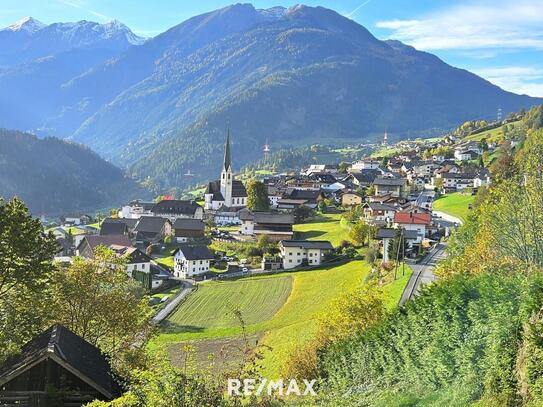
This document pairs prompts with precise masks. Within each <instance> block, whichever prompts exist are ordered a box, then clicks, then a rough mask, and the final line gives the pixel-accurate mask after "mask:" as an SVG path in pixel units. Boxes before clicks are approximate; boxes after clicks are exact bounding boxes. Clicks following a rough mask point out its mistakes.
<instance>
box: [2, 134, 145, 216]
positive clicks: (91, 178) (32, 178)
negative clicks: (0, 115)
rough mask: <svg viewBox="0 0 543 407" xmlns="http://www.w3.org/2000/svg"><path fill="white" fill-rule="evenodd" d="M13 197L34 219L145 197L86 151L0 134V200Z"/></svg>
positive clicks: (71, 145) (26, 136)
mask: <svg viewBox="0 0 543 407" xmlns="http://www.w3.org/2000/svg"><path fill="white" fill-rule="evenodd" d="M15 195H17V196H19V197H20V198H22V199H23V200H24V202H25V203H26V204H27V205H28V207H29V208H30V210H31V211H32V212H33V213H34V214H35V215H41V214H45V215H60V214H63V213H67V212H71V211H78V212H79V211H84V210H97V209H103V208H107V207H109V206H113V205H119V204H121V203H123V202H124V201H126V200H127V199H133V198H136V197H139V196H148V192H146V191H144V190H143V189H142V188H141V187H139V186H138V185H137V184H136V183H135V182H134V181H132V180H130V179H128V178H126V177H125V176H124V175H123V172H122V171H121V170H120V169H118V168H117V167H115V166H114V165H112V164H110V163H108V162H106V161H104V160H103V159H102V158H100V157H99V156H98V155H97V154H95V153H93V152H92V151H90V150H89V149H88V148H86V147H82V146H80V145H77V144H74V143H67V142H65V141H61V140H58V139H55V138H46V139H38V138H37V137H35V136H33V135H31V134H26V133H20V132H16V131H9V130H0V197H4V198H6V199H9V198H11V197H13V196H15Z"/></svg>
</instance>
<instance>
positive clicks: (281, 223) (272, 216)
mask: <svg viewBox="0 0 543 407" xmlns="http://www.w3.org/2000/svg"><path fill="white" fill-rule="evenodd" d="M240 220H241V227H240V233H241V234H242V235H247V236H255V237H257V238H258V237H260V236H262V235H266V236H268V237H269V238H270V239H271V240H273V241H279V240H288V239H291V238H292V236H293V235H294V232H293V231H292V225H293V224H294V216H293V215H291V214H284V213H272V212H254V213H253V212H250V211H248V210H242V211H241V213H240Z"/></svg>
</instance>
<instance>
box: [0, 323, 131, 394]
mask: <svg viewBox="0 0 543 407" xmlns="http://www.w3.org/2000/svg"><path fill="white" fill-rule="evenodd" d="M47 359H51V360H53V361H55V362H56V363H57V364H59V365H61V366H62V367H63V368H64V369H66V370H68V371H70V372H71V373H72V374H74V375H75V376H77V377H79V378H80V379H81V380H82V381H84V382H85V383H87V384H88V385H89V386H91V387H92V388H94V389H95V390H96V391H97V392H99V393H100V394H102V395H103V396H104V397H106V398H108V399H113V398H115V397H118V396H119V395H120V394H121V393H122V392H121V388H120V386H119V384H118V383H117V381H116V380H115V378H114V375H113V373H112V371H111V368H110V365H109V362H108V360H107V358H106V357H105V356H104V355H103V354H102V353H101V352H100V350H99V349H98V348H97V347H95V346H94V345H91V344H90V343H88V342H87V341H85V340H84V339H83V338H81V337H80V336H78V335H76V334H74V333H73V332H72V331H70V330H69V329H67V328H65V327H63V326H62V325H59V324H57V325H53V326H52V327H51V328H49V329H48V330H47V331H45V332H43V333H42V334H40V335H38V336H37V337H35V338H34V339H32V340H31V341H30V342H28V343H26V344H25V345H24V346H23V348H22V350H21V353H19V354H18V355H16V356H13V357H12V358H10V359H8V360H7V361H6V362H5V363H4V364H3V365H2V366H0V387H1V386H2V385H5V384H6V383H9V382H10V381H11V380H13V379H15V378H16V377H17V376H19V375H20V374H22V373H24V372H25V371H27V370H28V369H31V368H32V367H33V366H35V365H36V364H38V363H39V362H41V361H44V360H47Z"/></svg>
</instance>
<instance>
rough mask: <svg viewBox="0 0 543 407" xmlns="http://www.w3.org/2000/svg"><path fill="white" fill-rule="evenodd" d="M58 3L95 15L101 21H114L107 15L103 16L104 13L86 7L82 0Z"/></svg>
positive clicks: (66, 0) (65, 0) (59, 1)
mask: <svg viewBox="0 0 543 407" xmlns="http://www.w3.org/2000/svg"><path fill="white" fill-rule="evenodd" d="M57 2H58V3H60V4H63V5H65V6H69V7H73V8H76V9H79V10H83V11H85V12H87V13H89V14H91V15H93V16H94V17H97V18H99V19H100V20H103V21H111V20H114V18H112V17H110V16H106V15H105V14H102V13H100V12H98V11H96V10H92V9H90V8H88V7H86V6H85V3H84V2H82V1H80V0H57Z"/></svg>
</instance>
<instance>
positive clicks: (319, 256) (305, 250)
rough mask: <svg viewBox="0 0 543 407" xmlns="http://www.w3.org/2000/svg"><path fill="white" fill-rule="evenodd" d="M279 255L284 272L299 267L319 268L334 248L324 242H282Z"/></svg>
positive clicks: (327, 242)
mask: <svg viewBox="0 0 543 407" xmlns="http://www.w3.org/2000/svg"><path fill="white" fill-rule="evenodd" d="M279 250H280V253H281V254H280V255H281V258H282V260H283V268H284V269H285V270H288V269H293V268H295V267H299V266H315V267H316V266H319V265H321V264H322V262H323V261H324V259H325V256H326V255H327V254H328V253H331V252H332V251H333V250H334V247H333V246H332V244H331V243H330V242H329V241H326V240H282V241H280V242H279Z"/></svg>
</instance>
